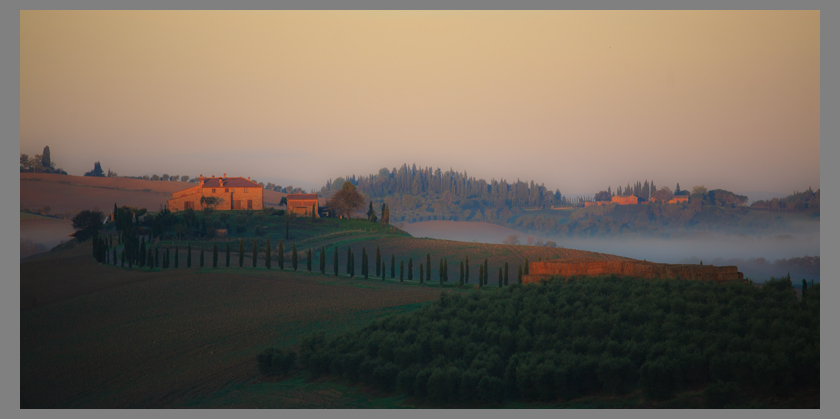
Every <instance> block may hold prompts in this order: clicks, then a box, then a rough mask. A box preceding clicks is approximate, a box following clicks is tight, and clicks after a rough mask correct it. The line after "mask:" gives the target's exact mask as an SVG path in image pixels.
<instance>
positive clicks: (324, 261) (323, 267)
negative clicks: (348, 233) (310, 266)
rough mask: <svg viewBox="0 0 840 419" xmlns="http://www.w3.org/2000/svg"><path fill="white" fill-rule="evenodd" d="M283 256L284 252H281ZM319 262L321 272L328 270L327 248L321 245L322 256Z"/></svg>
mask: <svg viewBox="0 0 840 419" xmlns="http://www.w3.org/2000/svg"><path fill="white" fill-rule="evenodd" d="M281 256H282V254H281ZM318 263H319V264H320V266H319V267H320V268H321V274H324V273H326V271H327V249H326V248H325V247H324V246H321V257H319V258H318ZM281 266H282V265H281Z"/></svg>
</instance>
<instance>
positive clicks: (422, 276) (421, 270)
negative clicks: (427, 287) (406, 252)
mask: <svg viewBox="0 0 840 419" xmlns="http://www.w3.org/2000/svg"><path fill="white" fill-rule="evenodd" d="M423 279H424V275H423V263H420V285H423Z"/></svg>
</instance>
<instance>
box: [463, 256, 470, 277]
mask: <svg viewBox="0 0 840 419" xmlns="http://www.w3.org/2000/svg"><path fill="white" fill-rule="evenodd" d="M466 258H467V259H466V261H464V283H465V284H469V283H470V255H466Z"/></svg>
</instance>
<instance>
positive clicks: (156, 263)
mask: <svg viewBox="0 0 840 419" xmlns="http://www.w3.org/2000/svg"><path fill="white" fill-rule="evenodd" d="M158 249H159V248H158V247H155V268H159V267H160V258H159V257H158V256H159V252H158ZM202 266H204V265H202Z"/></svg>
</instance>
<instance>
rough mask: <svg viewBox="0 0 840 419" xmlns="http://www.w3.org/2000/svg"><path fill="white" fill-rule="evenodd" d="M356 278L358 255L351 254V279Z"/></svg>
mask: <svg viewBox="0 0 840 419" xmlns="http://www.w3.org/2000/svg"><path fill="white" fill-rule="evenodd" d="M355 277H356V254H355V253H352V252H351V253H350V278H355Z"/></svg>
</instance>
